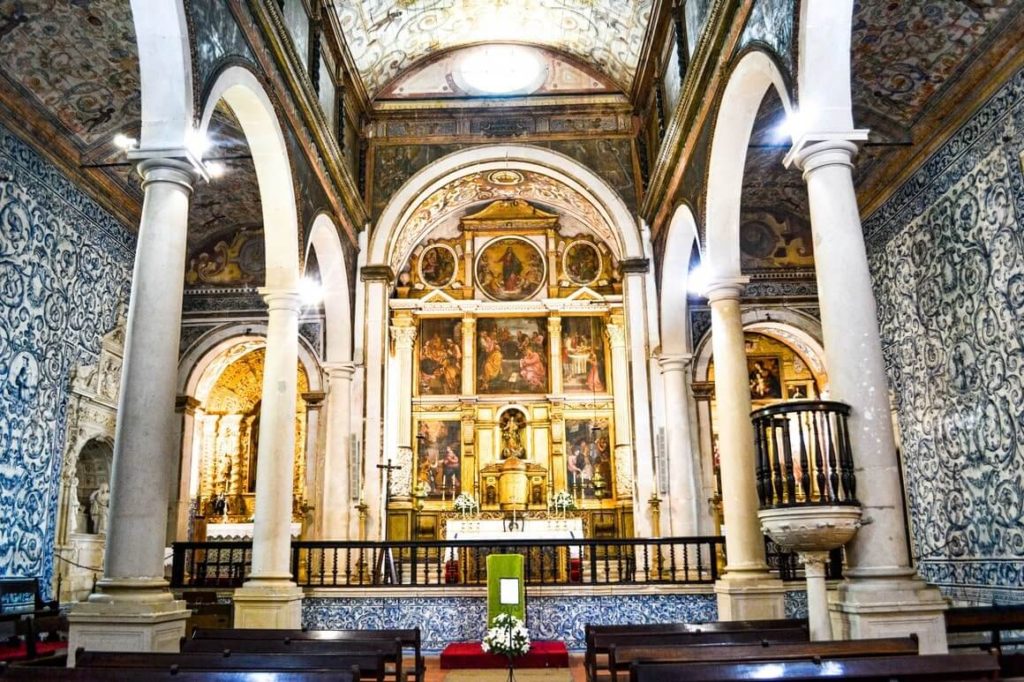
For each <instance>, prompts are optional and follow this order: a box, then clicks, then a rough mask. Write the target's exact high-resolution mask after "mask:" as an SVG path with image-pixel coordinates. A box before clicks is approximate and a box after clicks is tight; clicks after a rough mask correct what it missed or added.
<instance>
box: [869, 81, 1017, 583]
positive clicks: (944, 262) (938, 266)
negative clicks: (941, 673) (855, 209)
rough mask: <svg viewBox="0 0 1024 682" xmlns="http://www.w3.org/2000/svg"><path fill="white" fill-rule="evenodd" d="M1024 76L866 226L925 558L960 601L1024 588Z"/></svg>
mask: <svg viewBox="0 0 1024 682" xmlns="http://www.w3.org/2000/svg"><path fill="white" fill-rule="evenodd" d="M1022 129H1024V71H1021V72H1018V73H1017V74H1016V76H1015V77H1014V78H1012V79H1011V81H1010V82H1009V83H1007V84H1006V85H1005V86H1004V87H1003V88H1002V89H1001V90H1000V91H998V92H997V93H996V94H995V95H994V96H993V97H992V99H990V100H989V101H988V102H987V103H986V104H985V105H984V106H983V107H982V109H981V110H979V112H978V113H977V114H975V116H974V117H973V118H972V119H971V120H969V121H968V122H967V123H966V124H965V125H964V126H963V127H962V128H961V129H960V130H959V131H957V132H956V133H955V134H954V136H953V137H952V138H951V139H950V140H949V141H948V142H947V143H946V144H945V145H944V146H943V147H941V148H940V149H939V150H938V151H937V152H936V153H935V154H934V155H933V156H932V157H931V158H930V159H929V160H928V161H927V162H926V163H925V164H924V166H923V167H922V168H921V169H920V170H919V171H918V172H917V173H916V174H914V175H913V176H912V177H911V179H910V180H909V181H908V182H907V183H906V184H905V185H903V186H902V187H901V188H900V189H899V190H898V191H897V192H896V193H895V194H894V195H893V197H892V198H891V199H890V200H889V201H888V202H887V203H886V204H885V205H883V206H882V207H881V208H880V209H879V210H878V211H877V212H876V213H875V214H873V215H872V216H871V217H870V218H869V219H868V220H867V221H865V232H866V233H867V235H868V247H869V254H870V262H871V268H872V275H873V277H874V280H875V292H876V296H877V299H878V314H879V321H880V323H881V331H882V340H883V346H884V350H885V356H886V362H887V365H888V372H889V380H890V382H891V385H892V387H893V389H894V394H895V398H896V402H897V405H898V418H899V425H900V432H901V438H902V451H903V462H904V467H905V475H906V484H907V496H908V501H909V511H910V517H911V520H912V521H911V526H912V528H911V530H912V537H913V545H914V552H915V554H916V555H917V560H918V565H919V567H920V570H921V572H922V573H923V574H924V575H925V577H927V578H928V579H929V580H931V581H933V582H935V583H936V584H938V585H939V586H941V587H943V588H944V589H945V590H946V592H947V593H948V594H950V595H951V596H954V597H957V598H962V599H966V600H971V601H978V602H982V603H990V602H991V601H992V600H993V599H995V600H1006V599H1011V600H1014V601H1016V600H1019V598H1020V585H1021V584H1022V582H1024V479H1022V475H1021V471H1022V470H1024V415H1022V413H1021V411H1020V405H1021V402H1022V399H1024V334H1022V332H1021V330H1022V329H1024V244H1022V242H1021V233H1022V231H1024V223H1022V222H1021V221H1022V218H1021V216H1024V173H1022V167H1021V161H1020V154H1021V153H1022V150H1024V136H1022V135H1021V134H1020V131H1021V130H1022Z"/></svg>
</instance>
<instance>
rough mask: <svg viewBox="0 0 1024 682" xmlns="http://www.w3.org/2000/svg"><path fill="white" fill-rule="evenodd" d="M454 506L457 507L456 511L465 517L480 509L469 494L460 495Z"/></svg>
mask: <svg viewBox="0 0 1024 682" xmlns="http://www.w3.org/2000/svg"><path fill="white" fill-rule="evenodd" d="M453 504H454V506H455V511H457V512H459V513H460V514H462V515H463V516H465V515H466V514H472V513H473V512H475V511H476V510H478V509H479V508H480V504H479V503H478V502H477V501H476V500H475V499H474V498H473V496H472V495H470V494H469V493H459V496H458V497H456V498H455V502H454V503H453Z"/></svg>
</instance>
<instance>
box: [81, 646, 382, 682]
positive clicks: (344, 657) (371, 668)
mask: <svg viewBox="0 0 1024 682" xmlns="http://www.w3.org/2000/svg"><path fill="white" fill-rule="evenodd" d="M75 666H76V667H78V668H130V669H139V668H143V669H146V668H148V669H163V670H169V669H171V668H172V666H173V667H175V668H176V669H178V670H182V671H184V670H236V671H262V672H284V671H289V670H296V671H316V670H327V671H330V670H352V668H353V666H356V667H358V669H359V674H360V678H361V679H364V680H366V679H374V680H377V682H383V681H384V672H385V666H384V657H383V655H381V654H380V653H373V652H366V653H353V654H308V653H298V654H257V653H247V652H241V653H229V654H224V653H189V654H174V653H154V652H120V651H86V650H84V649H79V650H78V651H77V653H76V654H75Z"/></svg>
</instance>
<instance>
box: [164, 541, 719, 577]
mask: <svg viewBox="0 0 1024 682" xmlns="http://www.w3.org/2000/svg"><path fill="white" fill-rule="evenodd" d="M723 545H724V538H722V537H721V536H707V537H692V538H651V539H622V540H442V541H433V542H343V541H299V542H293V543H292V562H291V564H292V565H291V570H292V579H293V580H295V581H296V582H297V583H298V584H299V585H300V586H302V587H324V588H335V587H338V588H373V587H403V586H407V587H425V588H427V587H451V586H455V585H469V586H475V585H486V583H487V578H486V565H487V560H486V558H487V555H488V554H492V553H502V554H505V553H518V554H522V555H523V557H524V559H525V572H526V580H527V582H528V583H529V584H531V585H537V586H546V585H615V584H632V585H637V584H639V585H643V584H660V585H666V584H675V585H702V584H711V583H713V582H715V581H716V580H717V579H718V555H719V552H720V551H722V548H723ZM173 549H174V559H173V562H172V568H171V586H172V587H175V588H194V587H222V588H230V587H238V586H240V585H241V584H242V582H243V581H244V580H245V577H246V576H247V575H248V573H249V570H250V563H251V552H252V543H251V542H176V543H174V545H173Z"/></svg>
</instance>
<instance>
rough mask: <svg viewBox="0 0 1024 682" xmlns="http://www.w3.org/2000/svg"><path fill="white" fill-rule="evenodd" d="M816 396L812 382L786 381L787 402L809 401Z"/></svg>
mask: <svg viewBox="0 0 1024 682" xmlns="http://www.w3.org/2000/svg"><path fill="white" fill-rule="evenodd" d="M815 395H816V393H815V391H814V382H813V381H806V380H804V381H787V382H786V399H787V400H810V399H812V398H814V397H815Z"/></svg>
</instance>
